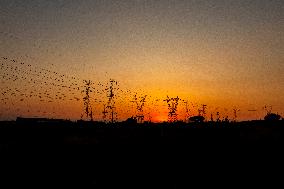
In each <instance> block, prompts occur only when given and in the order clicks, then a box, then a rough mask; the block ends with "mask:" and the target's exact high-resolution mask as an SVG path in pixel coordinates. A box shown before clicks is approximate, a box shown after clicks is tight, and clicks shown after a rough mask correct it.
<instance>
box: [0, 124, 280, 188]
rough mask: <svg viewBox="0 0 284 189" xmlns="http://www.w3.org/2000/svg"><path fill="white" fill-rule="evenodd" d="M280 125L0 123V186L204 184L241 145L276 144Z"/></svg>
mask: <svg viewBox="0 0 284 189" xmlns="http://www.w3.org/2000/svg"><path fill="white" fill-rule="evenodd" d="M283 126H284V122H283V121H275V122H273V121H272V122H271V121H250V122H237V123H222V122H220V123H215V122H211V123H210V122H207V123H190V124H185V123H175V124H168V123H164V124H146V123H145V124H135V123H127V122H123V123H117V124H104V123H99V122H76V123H75V122H69V121H63V120H53V121H42V122H35V121H18V122H16V121H15V122H1V126H0V136H1V141H0V142H1V154H2V158H3V157H4V160H2V161H1V162H2V163H1V167H2V169H1V171H2V173H4V175H5V176H4V177H1V178H2V179H1V180H2V182H1V184H2V185H7V184H8V185H9V186H11V187H14V186H17V187H18V186H21V187H26V186H27V187H29V186H34V187H39V188H41V187H42V186H48V187H63V188H66V187H67V188H70V187H75V188H188V187H192V186H194V185H195V184H196V183H198V184H199V185H200V186H203V185H206V182H204V181H202V182H199V181H198V180H199V179H201V178H205V177H206V178H213V177H215V174H216V170H220V169H222V170H223V171H231V170H236V167H237V164H236V162H237V161H238V158H239V155H240V149H241V148H243V147H245V146H250V147H255V146H263V145H264V144H265V145H267V144H273V145H274V144H282V142H283V138H284V135H283V134H284V130H283ZM221 154H222V155H221ZM226 161H229V162H231V163H227V164H226V168H225V170H224V168H221V167H220V165H221V164H222V163H224V162H226ZM221 162H222V163H221ZM233 162H235V163H233ZM223 173H225V172H223ZM200 175H204V176H202V177H200ZM225 175H226V174H225ZM228 176H229V175H228ZM229 177H230V176H229ZM233 178H235V179H236V180H237V178H236V177H231V179H233ZM213 180H214V182H215V183H217V185H218V186H219V185H220V184H221V183H219V182H218V179H217V180H216V179H213ZM236 180H235V181H236ZM222 183H223V182H222ZM207 184H208V183H207ZM211 184H213V183H211ZM223 184H225V183H223Z"/></svg>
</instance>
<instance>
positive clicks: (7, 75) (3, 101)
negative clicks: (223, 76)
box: [0, 56, 240, 120]
mask: <svg viewBox="0 0 284 189" xmlns="http://www.w3.org/2000/svg"><path fill="white" fill-rule="evenodd" d="M0 78H1V80H0V81H1V84H0V86H1V87H0V105H1V109H0V118H1V117H7V115H9V114H10V115H11V114H12V115H14V117H15V116H25V115H26V116H45V117H48V116H50V117H53V118H54V117H60V116H62V115H64V116H66V115H67V116H68V112H67V113H66V111H70V112H72V111H73V114H72V116H73V117H72V116H71V117H69V118H70V119H72V118H74V117H75V118H78V117H80V115H82V114H84V111H85V110H86V103H85V104H84V101H85V100H86V90H85V89H86V82H84V81H86V80H83V79H81V78H79V77H74V76H70V75H68V74H62V73H60V72H58V71H54V70H51V69H47V68H42V67H38V66H34V65H32V64H28V63H26V62H24V61H20V60H18V59H13V58H9V57H4V56H3V57H1V60H0ZM89 87H90V91H89V92H91V93H90V94H88V103H89V105H91V106H92V111H93V113H94V119H97V120H102V119H103V117H104V116H105V118H106V115H105V114H106V113H108V114H109V113H110V112H111V111H112V110H113V111H114V112H115V115H116V116H117V115H119V117H120V118H121V119H125V118H127V117H133V116H143V119H144V116H145V120H151V118H152V117H153V116H152V113H156V114H161V113H163V112H162V111H164V110H167V109H168V111H169V112H168V113H169V120H170V119H171V118H170V117H171V116H173V119H174V120H176V119H177V115H178V114H177V111H179V115H180V114H181V112H182V114H184V116H185V119H186V118H187V117H189V116H190V115H194V114H197V112H198V113H199V114H201V113H202V115H205V114H206V113H205V109H204V107H206V105H201V108H200V105H198V104H197V103H192V102H191V103H189V102H188V100H185V99H180V98H178V97H177V98H170V97H167V98H166V99H161V98H155V97H152V96H150V95H143V93H144V94H145V92H143V91H142V92H137V91H131V90H129V89H125V90H122V89H120V86H119V84H118V81H116V80H112V79H110V80H109V81H107V82H106V83H103V82H97V83H96V82H92V83H90V86H89ZM138 93H139V95H138ZM178 101H181V102H182V103H181V105H179V106H178ZM66 105H68V107H69V108H70V107H71V109H69V110H68V109H66ZM64 107H65V108H64ZM72 107H76V108H72ZM202 108H203V110H202ZM71 110H72V111H71ZM63 111H64V114H62V112H63ZM216 111H217V110H216ZM239 111H240V110H239V109H234V113H233V116H234V119H236V118H237V113H238V112H239ZM217 112H218V113H217V114H216V117H217V118H218V119H219V118H220V117H221V116H220V111H219V110H218V111H217ZM224 112H226V111H224ZM146 115H147V116H146ZM86 117H88V116H86ZM211 117H212V115H211ZM65 118H66V117H65ZM108 119H110V118H108Z"/></svg>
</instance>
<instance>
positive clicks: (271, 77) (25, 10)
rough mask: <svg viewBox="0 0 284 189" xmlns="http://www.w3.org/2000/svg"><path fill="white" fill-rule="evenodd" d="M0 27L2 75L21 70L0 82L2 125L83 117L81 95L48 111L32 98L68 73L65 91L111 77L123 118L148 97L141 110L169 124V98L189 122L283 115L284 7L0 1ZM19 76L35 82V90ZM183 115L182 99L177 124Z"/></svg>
mask: <svg viewBox="0 0 284 189" xmlns="http://www.w3.org/2000/svg"><path fill="white" fill-rule="evenodd" d="M0 24H1V27H0V28H1V29H0V39H1V40H0V41H1V42H0V55H1V57H2V59H1V62H0V63H1V64H2V67H1V70H0V74H1V75H0V76H5V74H7V73H8V72H7V69H6V68H8V67H9V69H10V68H11V66H12V67H13V68H14V67H15V66H17V68H18V71H17V73H14V72H12V71H11V70H12V69H11V70H10V72H9V73H8V74H9V75H7V77H8V78H10V79H7V77H4V78H3V77H2V79H1V83H2V84H1V88H0V90H1V91H0V92H2V93H1V94H0V97H1V102H0V103H1V104H2V105H1V107H2V108H1V112H0V119H2V120H3V119H13V118H15V117H17V116H37V115H38V116H47V117H48V116H50V117H60V118H70V119H75V118H76V119H77V118H78V117H80V115H81V113H82V109H83V101H82V98H83V94H82V93H80V92H81V88H80V90H78V91H76V92H72V91H68V90H66V91H64V94H66V95H65V96H67V97H66V98H69V99H71V98H73V97H74V96H76V98H80V100H75V101H76V102H73V101H74V99H73V101H72V102H69V101H68V102H67V101H60V99H56V100H57V101H55V100H54V99H52V100H53V101H52V100H50V101H52V102H51V103H49V104H48V103H47V100H46V99H43V97H42V99H38V98H36V99H35V98H33V97H35V96H36V95H34V96H33V97H28V95H30V91H32V90H36V92H35V93H36V94H37V96H40V94H39V93H46V94H47V93H48V94H49V93H52V95H53V97H54V98H59V97H58V96H55V95H56V93H57V92H58V91H60V90H61V89H60V90H59V88H60V87H59V86H57V88H54V85H53V86H52V87H53V88H52V87H50V86H51V85H52V82H50V85H47V84H46V85H43V82H44V80H45V79H46V78H45V77H43V72H44V71H42V73H39V72H40V71H39V70H42V69H43V70H44V69H48V70H52V71H56V72H58V73H61V75H65V76H64V81H65V82H67V83H68V82H69V83H72V82H71V81H69V80H68V79H66V76H68V77H69V78H70V77H76V78H78V80H77V81H76V82H78V83H79V82H81V81H82V80H83V79H87V80H92V81H93V82H94V83H96V86H99V85H98V83H99V82H101V83H104V84H105V85H107V84H106V82H107V81H108V80H109V79H110V78H114V79H116V80H117V81H118V82H119V85H120V89H121V90H123V91H122V92H121V95H120V97H119V98H120V100H119V99H117V101H120V104H119V106H120V107H118V117H119V119H125V118H127V116H129V115H131V114H134V113H133V112H135V108H133V103H132V104H131V102H130V101H131V98H132V97H131V95H132V96H133V94H134V93H135V92H137V93H138V94H139V95H140V96H143V95H148V99H147V100H148V101H147V102H148V104H147V103H146V104H145V112H146V110H147V111H149V112H150V113H148V114H149V117H152V119H153V120H155V121H163V120H166V119H167V104H166V103H165V102H164V101H162V100H163V99H165V98H166V96H167V95H169V96H170V97H176V96H179V97H180V98H181V99H183V100H184V102H185V101H188V102H190V103H189V104H191V105H190V107H189V108H190V110H191V115H194V114H197V109H198V108H200V106H201V104H206V105H207V107H208V110H207V112H208V113H207V114H210V113H212V114H213V115H215V114H216V112H217V111H220V112H221V114H222V116H225V115H229V117H232V109H233V108H237V109H240V112H239V116H238V119H239V120H251V119H260V118H263V117H264V115H265V111H264V110H263V107H264V106H265V105H267V106H272V111H273V112H278V113H279V114H281V115H282V116H284V100H283V99H284V74H283V72H284V53H283V51H284V41H283V38H284V35H283V32H284V2H283V1H282V0H269V1H268V0H120V1H115V0H82V1H75V0H68V1H67V0H37V1H31V0H26V1H22V0H0ZM4 57H5V58H7V59H4ZM12 60H15V62H13V61H12ZM21 62H24V63H25V64H20V63H21ZM27 65H30V66H28V67H27ZM7 66H8V67H7ZM29 68H32V69H34V70H35V72H37V74H38V75H32V74H30V73H31V69H29ZM16 74H17V76H15V75H16ZM13 75H14V76H13ZM46 75H49V77H50V78H48V80H52V78H53V77H55V75H54V74H53V75H52V74H51V73H46ZM23 76H24V78H25V76H27V77H31V78H29V79H34V80H37V82H36V83H33V85H31V84H30V83H28V82H27V80H28V79H27V77H26V79H24V78H21V77H23ZM12 77H19V78H18V79H17V80H16V81H14V80H12V79H11V78H12ZM78 85H79V84H78ZM74 88H75V87H74ZM97 88H99V87H97ZM9 89H11V90H9ZM7 90H9V91H7ZM16 90H18V91H21V94H22V96H23V98H20V96H21V94H20V92H19V94H17V91H16ZM99 90H104V89H103V88H102V89H100V88H99ZM126 90H130V91H131V92H132V93H131V94H130V93H129V94H126V93H124V91H126ZM13 91H14V92H15V91H16V92H15V93H16V94H15V95H14V96H11V93H13ZM4 92H6V93H5V94H3V93H4ZM62 93H63V92H62ZM72 93H74V94H72ZM46 94H45V95H46ZM17 95H18V96H17ZM50 95H51V94H50ZM52 95H51V96H52ZM99 95H102V96H99ZM99 95H97V96H98V98H101V102H99V100H97V101H98V102H94V103H97V104H94V105H93V106H94V109H96V111H97V113H96V116H95V117H98V119H99V117H101V116H100V113H101V112H102V107H103V103H106V97H105V98H104V97H103V94H99ZM127 95H128V96H127ZM7 96H8V97H7ZM126 96H127V97H126ZM150 96H151V97H150ZM63 97H64V96H63ZM95 98H97V97H94V99H95ZM98 98H97V99H98ZM2 99H3V100H2ZM20 99H23V100H22V101H19V100H20ZM94 99H93V100H94ZM39 100H42V101H39ZM94 101H95V100H94ZM103 101H104V102H103ZM124 101H126V102H124ZM150 102H151V103H150ZM154 102H155V103H159V104H158V105H157V104H156V105H153V103H154ZM50 104H52V105H50ZM59 104H60V106H59ZM126 104H127V105H126ZM95 107H96V108H95ZM119 108H120V109H121V110H119ZM51 109H52V111H51ZM126 109H129V112H128V113H126V112H124V111H125V110H126ZM183 110H184V103H181V101H180V104H179V111H178V112H179V115H180V117H179V119H183V117H184V111H183ZM249 110H254V111H249ZM28 111H29V113H27V112H28ZM43 112H52V113H53V114H48V113H45V114H44V113H43Z"/></svg>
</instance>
